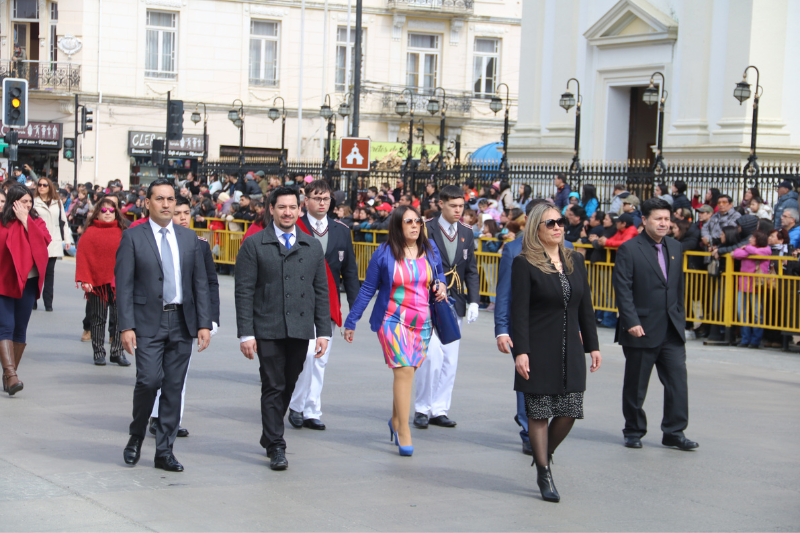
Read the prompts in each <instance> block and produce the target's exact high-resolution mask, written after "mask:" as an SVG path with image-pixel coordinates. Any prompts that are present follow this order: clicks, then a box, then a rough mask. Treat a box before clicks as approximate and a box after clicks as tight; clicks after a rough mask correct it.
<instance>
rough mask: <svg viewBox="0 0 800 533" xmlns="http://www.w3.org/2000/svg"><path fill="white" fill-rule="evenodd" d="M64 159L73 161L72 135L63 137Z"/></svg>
mask: <svg viewBox="0 0 800 533" xmlns="http://www.w3.org/2000/svg"><path fill="white" fill-rule="evenodd" d="M64 159H66V160H68V161H75V139H74V138H72V137H69V138H65V139H64Z"/></svg>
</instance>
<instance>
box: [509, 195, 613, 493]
mask: <svg viewBox="0 0 800 533" xmlns="http://www.w3.org/2000/svg"><path fill="white" fill-rule="evenodd" d="M565 225H566V220H565V219H564V218H562V217H561V214H560V213H559V211H558V210H557V209H555V208H554V207H552V206H551V205H549V204H546V203H545V204H539V205H537V206H535V207H534V208H533V209H532V210H531V213H530V215H529V217H528V224H527V225H526V226H525V236H524V240H523V241H522V252H521V253H520V255H518V256H517V257H516V258H515V259H514V262H513V263H512V265H511V284H512V287H514V292H513V295H512V297H511V331H512V338H513V339H514V346H513V354H514V358H515V362H516V365H515V366H516V370H517V373H516V375H515V378H516V379H515V381H514V390H516V391H517V392H522V393H523V394H524V396H525V411H526V413H527V415H528V435H529V436H530V439H531V446H532V448H533V461H534V463H533V464H535V465H536V470H537V474H538V476H537V480H536V481H537V484H538V485H539V490H540V491H541V493H542V498H543V499H544V500H546V501H551V502H557V501H559V500H560V496H559V494H558V491H557V490H556V487H555V485H554V483H553V477H552V474H551V472H550V461H551V458H552V456H553V452H555V450H556V448H557V447H558V445H559V444H561V442H562V441H563V440H564V439H565V438H566V436H567V435H568V434H569V432H570V430H571V429H572V425H573V424H574V423H575V420H576V419H579V418H583V393H584V391H585V390H586V357H585V355H584V353H589V354H591V359H592V366H591V371H592V372H594V371H596V370H597V369H598V368H600V362H601V356H600V351H599V350H600V349H599V344H598V341H597V326H596V323H595V316H594V309H593V308H592V294H591V287H590V286H589V279H588V276H587V272H586V266H585V264H584V259H583V256H582V255H580V254H579V253H577V252H575V251H573V250H568V249H566V248H565V247H564V226H565ZM549 419H552V421H551V422H549V424H548V420H549ZM531 466H533V465H531Z"/></svg>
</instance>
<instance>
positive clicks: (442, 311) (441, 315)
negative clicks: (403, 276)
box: [429, 264, 461, 344]
mask: <svg viewBox="0 0 800 533" xmlns="http://www.w3.org/2000/svg"><path fill="white" fill-rule="evenodd" d="M433 276H434V282H433V283H432V284H431V295H430V304H429V305H430V311H431V322H432V323H433V329H434V331H436V336H437V337H439V340H440V341H441V343H442V344H450V343H451V342H453V341H457V340H459V339H460V338H461V329H460V328H459V327H458V315H457V314H456V308H455V302H456V301H455V300H454V299H453V298H450V297H447V298H445V299H444V300H442V301H441V302H437V301H436V292H437V290H438V287H439V283H441V282H440V281H439V275H438V265H436V264H434V265H433Z"/></svg>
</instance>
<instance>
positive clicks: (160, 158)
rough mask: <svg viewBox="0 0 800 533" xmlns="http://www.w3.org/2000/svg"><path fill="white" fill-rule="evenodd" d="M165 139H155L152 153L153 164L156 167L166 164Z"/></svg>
mask: <svg viewBox="0 0 800 533" xmlns="http://www.w3.org/2000/svg"><path fill="white" fill-rule="evenodd" d="M164 142H165V141H164V139H153V148H152V150H151V153H150V157H151V158H152V163H153V164H154V165H156V166H159V165H162V164H164Z"/></svg>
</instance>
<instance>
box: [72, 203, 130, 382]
mask: <svg viewBox="0 0 800 533" xmlns="http://www.w3.org/2000/svg"><path fill="white" fill-rule="evenodd" d="M123 229H125V221H124V220H123V218H122V215H121V213H120V211H119V209H117V204H116V203H115V202H114V201H113V200H111V198H109V197H105V198H103V199H102V200H100V201H99V202H98V203H97V205H96V206H95V208H94V211H92V214H91V215H90V216H89V218H88V219H87V220H86V229H85V230H84V232H83V237H81V240H80V241H79V242H78V255H77V258H76V263H77V264H76V267H75V282H76V283H77V284H78V285H79V286H80V287H81V288H82V289H83V290H84V292H86V298H87V299H88V302H89V305H88V317H89V331H90V332H91V338H92V349H93V351H94V364H96V365H98V366H103V365H105V364H106V349H105V341H106V334H105V328H106V320H108V318H109V316H108V315H109V312H110V313H111V315H112V316H111V318H112V320H111V321H110V322H111V323H113V324H116V323H117V320H116V314H117V305H116V300H115V299H114V295H115V291H116V285H115V284H114V267H115V266H116V263H117V248H119V242H120V240H122V230H123ZM111 323H109V335H110V336H111V357H110V358H109V361H111V362H112V363H116V364H118V365H119V366H130V362H129V361H128V359H127V358H126V357H125V353H124V352H123V351H122V339H121V336H120V335H119V332H116V331H113V330H112V329H111Z"/></svg>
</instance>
